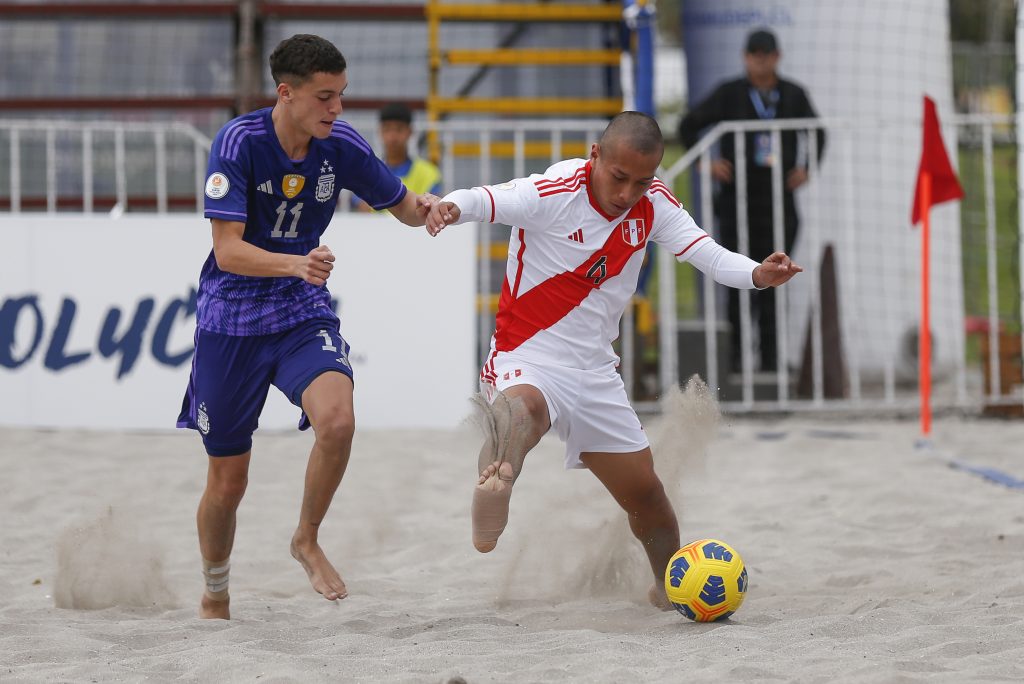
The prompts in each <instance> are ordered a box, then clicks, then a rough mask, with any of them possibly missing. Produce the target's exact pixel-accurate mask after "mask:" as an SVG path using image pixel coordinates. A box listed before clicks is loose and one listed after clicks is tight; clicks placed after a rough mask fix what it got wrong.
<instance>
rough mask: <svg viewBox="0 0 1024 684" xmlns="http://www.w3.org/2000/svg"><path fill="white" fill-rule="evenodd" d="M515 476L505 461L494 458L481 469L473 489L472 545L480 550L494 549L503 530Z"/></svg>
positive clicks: (510, 466)
mask: <svg viewBox="0 0 1024 684" xmlns="http://www.w3.org/2000/svg"><path fill="white" fill-rule="evenodd" d="M514 479H515V477H514V475H513V473H512V464H511V463H508V462H505V463H501V464H499V463H498V462H497V461H495V462H494V463H492V464H491V465H489V466H487V467H486V468H484V470H483V472H482V473H480V479H479V480H478V481H477V485H476V489H474V490H473V546H475V547H476V550H477V551H479V552H480V553H487V552H488V551H491V550H493V549H494V547H495V546H497V545H498V537H500V536H501V533H502V532H504V531H505V524H506V523H507V522H508V501H509V498H510V497H511V496H512V482H513V480H514Z"/></svg>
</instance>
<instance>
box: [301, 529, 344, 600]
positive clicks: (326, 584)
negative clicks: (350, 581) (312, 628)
mask: <svg viewBox="0 0 1024 684" xmlns="http://www.w3.org/2000/svg"><path fill="white" fill-rule="evenodd" d="M292 557H293V558H294V559H295V560H297V561H299V563H301V564H302V567H303V569H304V570H305V571H306V574H307V575H308V576H309V583H310V584H312V585H313V588H314V589H316V591H317V593H319V594H323V597H324V598H325V599H327V600H328V601H336V600H338V599H343V598H345V597H346V596H348V589H346V588H345V583H344V582H342V581H341V575H339V574H338V571H337V570H335V569H334V566H333V565H331V562H330V561H329V560H327V556H325V555H324V552H323V549H321V548H320V545H319V544H317V543H315V542H314V543H313V544H301V543H299V542H296V541H295V538H294V537H293V538H292Z"/></svg>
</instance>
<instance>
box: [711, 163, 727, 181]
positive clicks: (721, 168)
mask: <svg viewBox="0 0 1024 684" xmlns="http://www.w3.org/2000/svg"><path fill="white" fill-rule="evenodd" d="M711 175H712V176H714V178H715V180H717V181H718V182H719V183H732V162H730V161H729V160H728V159H716V160H714V161H713V162H711Z"/></svg>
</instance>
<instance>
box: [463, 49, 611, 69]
mask: <svg viewBox="0 0 1024 684" xmlns="http://www.w3.org/2000/svg"><path fill="white" fill-rule="evenodd" d="M621 54H622V53H621V52H619V51H618V50H565V49H560V48H547V49H536V48H529V49H526V48H524V49H516V50H513V49H497V50H448V51H446V52H445V53H444V58H445V60H446V61H447V62H448V63H449V64H479V65H483V66H521V65H547V66H558V65H563V64H564V65H568V64H573V65H576V64H582V65H599V64H604V65H608V66H618V64H619V59H620V57H621Z"/></svg>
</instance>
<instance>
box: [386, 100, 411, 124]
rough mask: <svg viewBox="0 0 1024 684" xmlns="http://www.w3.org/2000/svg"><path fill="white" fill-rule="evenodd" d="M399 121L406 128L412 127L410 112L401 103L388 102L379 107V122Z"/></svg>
mask: <svg viewBox="0 0 1024 684" xmlns="http://www.w3.org/2000/svg"><path fill="white" fill-rule="evenodd" d="M385 121H399V122H401V123H404V124H406V125H408V126H411V125H412V111H411V110H410V109H409V107H408V106H406V105H405V104H403V103H401V102H389V103H388V104H386V105H384V106H383V107H381V110H380V122H381V123H384V122H385Z"/></svg>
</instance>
